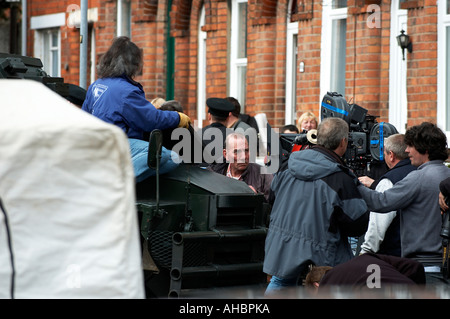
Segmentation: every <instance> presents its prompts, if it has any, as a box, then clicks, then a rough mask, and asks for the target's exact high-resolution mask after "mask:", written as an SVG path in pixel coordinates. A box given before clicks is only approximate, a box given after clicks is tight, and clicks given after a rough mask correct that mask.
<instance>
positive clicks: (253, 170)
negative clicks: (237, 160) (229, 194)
mask: <svg viewBox="0 0 450 319" xmlns="http://www.w3.org/2000/svg"><path fill="white" fill-rule="evenodd" d="M227 169H228V163H220V164H211V165H210V166H208V170H210V171H213V172H216V173H219V174H222V175H227ZM272 179H273V175H272V174H261V166H260V165H258V164H256V163H249V164H248V167H247V169H246V170H245V172H244V173H242V175H241V180H243V181H244V182H245V183H246V184H247V185H251V186H253V188H254V189H256V191H257V192H258V193H262V194H264V197H265V199H266V201H267V200H268V198H269V193H270V184H271V183H272Z"/></svg>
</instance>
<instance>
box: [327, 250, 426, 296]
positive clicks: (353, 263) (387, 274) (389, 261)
mask: <svg viewBox="0 0 450 319" xmlns="http://www.w3.org/2000/svg"><path fill="white" fill-rule="evenodd" d="M374 266H375V267H376V268H374ZM378 267H379V268H378ZM375 269H376V270H377V273H378V274H379V275H380V277H379V278H377V281H378V284H379V285H380V287H385V286H386V285H416V284H418V285H424V284H425V271H424V268H423V266H422V264H421V263H419V262H417V261H415V260H412V259H409V258H400V257H397V256H386V255H379V254H372V253H366V254H363V255H361V256H358V257H355V258H353V259H352V260H350V261H348V262H346V263H343V264H340V265H338V266H336V267H334V268H332V269H331V270H329V271H327V273H326V274H325V275H324V276H323V277H322V280H321V281H320V287H319V291H320V289H324V287H328V286H336V285H338V286H352V287H354V288H368V289H371V288H374V287H370V286H368V283H369V284H375V283H376V282H373V281H374V280H373V279H372V278H373V277H374V272H375ZM368 280H369V282H368Z"/></svg>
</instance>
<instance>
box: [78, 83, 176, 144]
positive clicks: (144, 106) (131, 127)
mask: <svg viewBox="0 0 450 319" xmlns="http://www.w3.org/2000/svg"><path fill="white" fill-rule="evenodd" d="M82 109H83V110H85V111H87V112H89V113H91V114H92V115H94V116H96V117H98V118H100V119H102V120H104V121H105V122H108V123H111V124H114V125H117V126H119V127H120V128H121V129H122V130H123V131H124V132H125V133H126V134H127V136H128V137H129V138H136V139H141V140H142V139H144V132H151V131H152V130H154V129H161V130H163V129H167V128H175V127H177V126H178V123H179V122H180V116H179V115H178V113H177V112H175V111H161V110H158V109H156V108H155V107H154V106H153V105H152V104H151V103H150V102H149V101H147V100H146V98H145V93H144V90H143V89H142V86H141V85H140V84H139V83H137V82H135V81H133V80H131V79H129V78H127V77H125V76H124V77H116V78H102V79H98V80H97V81H95V82H94V83H92V84H91V85H90V86H89V88H88V91H87V94H86V99H85V101H84V103H83V107H82Z"/></svg>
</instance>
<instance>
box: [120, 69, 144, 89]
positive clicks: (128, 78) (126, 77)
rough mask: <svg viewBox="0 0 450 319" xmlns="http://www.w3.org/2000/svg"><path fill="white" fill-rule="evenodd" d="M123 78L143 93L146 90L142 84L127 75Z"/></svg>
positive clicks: (123, 75)
mask: <svg viewBox="0 0 450 319" xmlns="http://www.w3.org/2000/svg"><path fill="white" fill-rule="evenodd" d="M121 78H123V79H125V80H127V81H128V82H130V83H131V84H133V85H135V86H137V87H138V88H140V89H141V90H142V91H143V90H144V88H143V87H142V85H141V83H139V82H136V81H135V80H133V79H132V78H130V77H129V76H128V75H126V74H125V73H124V74H122V76H121Z"/></svg>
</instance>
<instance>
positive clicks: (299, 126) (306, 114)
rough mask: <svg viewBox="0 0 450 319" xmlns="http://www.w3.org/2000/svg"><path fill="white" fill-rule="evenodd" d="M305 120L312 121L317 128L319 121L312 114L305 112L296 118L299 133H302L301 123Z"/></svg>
mask: <svg viewBox="0 0 450 319" xmlns="http://www.w3.org/2000/svg"><path fill="white" fill-rule="evenodd" d="M305 119H313V120H314V121H315V122H316V127H318V126H319V120H318V119H317V116H315V115H314V113H313V112H310V111H307V112H304V113H303V114H302V115H301V116H300V117H299V118H298V121H297V128H298V130H299V131H300V132H301V131H303V129H302V122H303V121H304V120H305Z"/></svg>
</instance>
